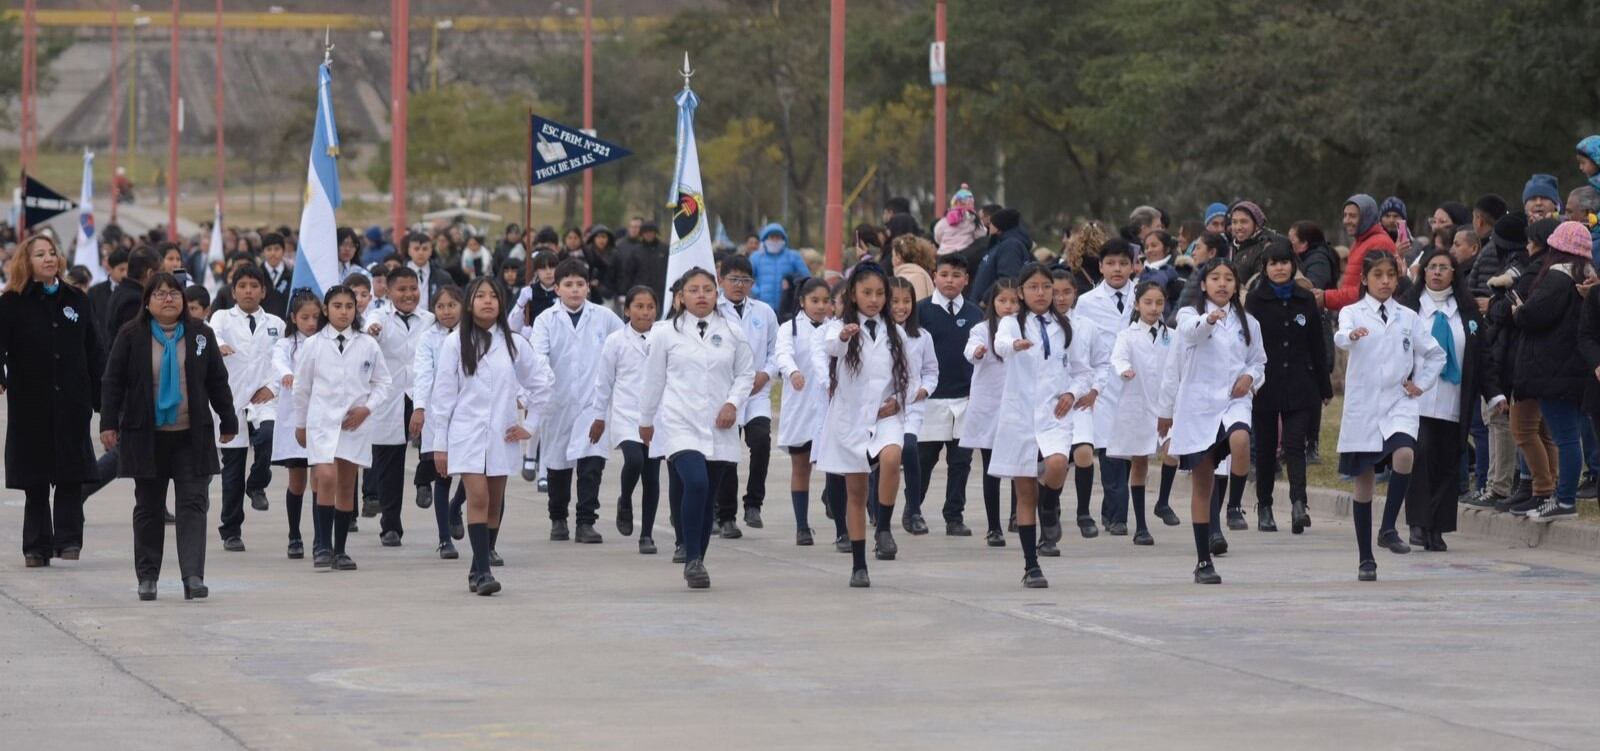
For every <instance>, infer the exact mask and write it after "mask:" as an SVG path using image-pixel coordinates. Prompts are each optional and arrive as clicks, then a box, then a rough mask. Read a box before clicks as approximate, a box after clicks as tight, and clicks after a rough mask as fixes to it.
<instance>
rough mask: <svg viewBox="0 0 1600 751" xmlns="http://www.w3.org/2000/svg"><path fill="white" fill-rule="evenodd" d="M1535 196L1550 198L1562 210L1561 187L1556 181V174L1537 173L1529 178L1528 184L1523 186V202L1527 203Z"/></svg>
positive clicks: (1557, 208) (1558, 209)
mask: <svg viewBox="0 0 1600 751" xmlns="http://www.w3.org/2000/svg"><path fill="white" fill-rule="evenodd" d="M1535 198H1548V199H1550V201H1551V203H1554V204H1555V205H1556V210H1557V211H1560V210H1561V188H1560V186H1559V185H1558V184H1557V183H1556V176H1555V175H1546V174H1537V175H1534V176H1533V177H1530V178H1528V184H1527V185H1524V186H1522V202H1523V203H1527V202H1528V201H1531V200H1533V199H1535Z"/></svg>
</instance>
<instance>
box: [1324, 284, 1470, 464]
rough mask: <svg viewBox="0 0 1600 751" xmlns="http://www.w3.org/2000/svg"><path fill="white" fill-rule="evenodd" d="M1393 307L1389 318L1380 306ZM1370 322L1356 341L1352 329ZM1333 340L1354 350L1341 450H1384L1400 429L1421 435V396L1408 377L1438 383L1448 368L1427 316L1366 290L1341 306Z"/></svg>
mask: <svg viewBox="0 0 1600 751" xmlns="http://www.w3.org/2000/svg"><path fill="white" fill-rule="evenodd" d="M1380 306H1382V307H1383V308H1385V309H1386V310H1387V312H1388V317H1389V320H1388V322H1387V323H1385V322H1384V320H1383V318H1382V317H1380V316H1379V312H1378V309H1379V307H1380ZM1359 328H1365V329H1366V330H1367V335H1366V336H1364V337H1362V338H1361V339H1360V340H1359V341H1354V342H1352V341H1350V333H1351V332H1353V331H1355V330H1356V329H1359ZM1333 344H1334V346H1336V347H1338V348H1339V349H1343V350H1347V351H1349V352H1350V364H1349V365H1348V366H1346V368H1345V376H1344V416H1343V417H1342V418H1341V420H1340V425H1339V453H1341V454H1348V453H1364V452H1371V451H1381V450H1383V442H1384V441H1385V440H1387V439H1388V438H1389V436H1392V435H1394V434H1395V433H1405V434H1406V435H1409V436H1411V437H1413V438H1415V437H1416V436H1417V424H1418V422H1419V419H1418V418H1419V414H1420V413H1419V406H1420V405H1419V404H1418V400H1416V399H1413V398H1411V397H1410V396H1408V395H1407V394H1406V390H1405V387H1404V385H1403V384H1404V383H1405V382H1406V380H1407V379H1410V380H1411V382H1412V383H1414V384H1416V387H1417V388H1419V389H1422V390H1423V391H1427V390H1428V389H1431V388H1433V384H1434V381H1436V380H1438V378H1439V372H1440V371H1441V370H1444V360H1445V355H1444V349H1442V348H1441V347H1440V346H1439V343H1438V342H1437V341H1435V340H1434V338H1433V334H1432V333H1431V331H1430V328H1429V327H1428V326H1426V325H1424V324H1423V323H1422V318H1421V317H1420V316H1418V315H1417V314H1416V312H1415V311H1412V310H1411V309H1410V308H1407V307H1406V306H1404V305H1401V304H1399V303H1398V302H1395V300H1394V299H1393V298H1390V299H1389V300H1388V301H1387V302H1384V303H1379V302H1378V301H1377V300H1376V299H1374V298H1373V297H1372V295H1364V296H1362V298H1361V300H1360V301H1359V302H1357V303H1356V304H1355V305H1347V306H1345V307H1344V308H1343V309H1341V310H1340V311H1339V329H1338V330H1337V331H1335V332H1333Z"/></svg>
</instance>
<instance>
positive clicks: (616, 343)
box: [583, 326, 650, 448]
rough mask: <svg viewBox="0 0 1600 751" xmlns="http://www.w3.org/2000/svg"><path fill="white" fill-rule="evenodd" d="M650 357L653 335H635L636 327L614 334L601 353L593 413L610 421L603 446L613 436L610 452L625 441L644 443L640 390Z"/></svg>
mask: <svg viewBox="0 0 1600 751" xmlns="http://www.w3.org/2000/svg"><path fill="white" fill-rule="evenodd" d="M649 355H650V335H649V334H641V333H639V332H637V331H634V330H633V326H623V327H622V328H620V329H617V330H616V331H614V332H612V333H611V336H608V337H606V343H605V346H604V347H603V348H602V349H601V351H600V368H599V370H598V371H596V373H595V382H594V395H593V396H592V397H591V398H590V403H589V412H590V414H593V415H596V416H597V417H599V418H601V419H604V420H605V421H606V431H605V433H606V434H605V435H602V436H601V437H600V442H601V443H602V444H604V443H605V441H606V436H607V435H609V436H610V439H611V440H610V443H609V444H607V445H608V446H609V447H610V448H616V447H618V446H621V445H622V442H623V441H633V442H634V443H639V442H640V438H639V390H640V389H641V388H643V386H644V365H645V360H646V359H647V358H648V357H649ZM591 422H592V421H591ZM583 432H584V434H585V435H587V434H588V432H589V429H588V428H587V427H585V428H584V429H583ZM585 440H587V439H585Z"/></svg>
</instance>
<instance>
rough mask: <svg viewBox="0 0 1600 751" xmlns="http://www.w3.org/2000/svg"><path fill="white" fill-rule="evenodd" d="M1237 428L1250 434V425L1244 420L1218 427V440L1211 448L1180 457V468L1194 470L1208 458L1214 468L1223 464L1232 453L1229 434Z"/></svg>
mask: <svg viewBox="0 0 1600 751" xmlns="http://www.w3.org/2000/svg"><path fill="white" fill-rule="evenodd" d="M1236 430H1243V431H1244V432H1245V433H1246V434H1249V433H1250V426H1249V425H1246V424H1244V423H1242V422H1236V423H1234V424H1232V425H1229V426H1228V427H1226V428H1222V427H1219V428H1217V440H1216V442H1214V443H1212V444H1211V448H1208V449H1205V450H1204V451H1196V452H1194V453H1192V454H1184V455H1183V456H1180V457H1178V469H1182V470H1185V471H1187V470H1192V469H1194V468H1195V467H1197V466H1199V465H1200V463H1201V462H1203V461H1205V460H1206V459H1207V458H1210V459H1211V466H1212V468H1213V469H1214V468H1216V467H1220V466H1222V460H1223V459H1226V458H1228V454H1229V453H1230V452H1229V450H1228V436H1230V435H1233V432H1234V431H1236Z"/></svg>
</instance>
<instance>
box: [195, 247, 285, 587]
mask: <svg viewBox="0 0 1600 751" xmlns="http://www.w3.org/2000/svg"><path fill="white" fill-rule="evenodd" d="M267 285H268V281H267V272H265V271H262V270H261V269H260V268H259V267H257V266H241V267H239V268H238V269H235V270H234V272H233V278H232V289H233V299H234V305H233V307H231V308H227V309H224V310H219V311H217V312H216V314H215V315H213V316H212V317H211V321H210V323H211V329H212V330H213V331H215V332H216V334H217V344H218V345H219V351H220V352H221V353H222V362H223V364H224V365H226V366H227V368H228V388H229V389H230V390H231V391H232V392H233V404H234V411H235V413H236V416H237V417H238V419H239V425H240V426H241V427H242V428H245V429H244V430H240V431H239V434H238V435H237V436H234V439H233V441H232V442H231V443H227V444H223V445H222V446H221V447H220V448H221V449H222V516H221V522H222V523H221V526H219V527H218V528H217V531H218V532H219V533H221V535H222V544H223V549H224V550H228V551H232V552H244V540H243V538H242V536H241V533H242V532H243V526H244V499H245V496H246V495H248V496H249V497H250V506H251V508H254V509H255V510H257V511H266V510H267V508H268V503H267V492H266V486H267V483H268V482H269V481H270V480H271V479H272V473H271V470H270V466H269V463H270V461H271V458H272V428H273V424H274V422H275V421H276V404H277V403H276V398H275V395H274V393H273V390H272V382H273V381H274V380H275V379H274V378H273V377H272V348H273V345H275V344H277V342H278V340H279V339H281V338H282V337H283V331H284V329H285V328H287V327H286V326H285V325H284V323H283V319H282V318H279V317H277V316H275V315H273V314H271V313H268V312H267V311H266V310H265V309H263V307H262V305H261V303H262V300H264V299H265V298H266V294H267ZM252 446H254V447H255V451H256V460H255V462H254V464H253V465H252V466H251V467H250V473H249V478H248V481H247V479H246V477H245V454H246V453H247V452H248V451H249V450H250V447H252ZM302 555H303V554H302Z"/></svg>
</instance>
